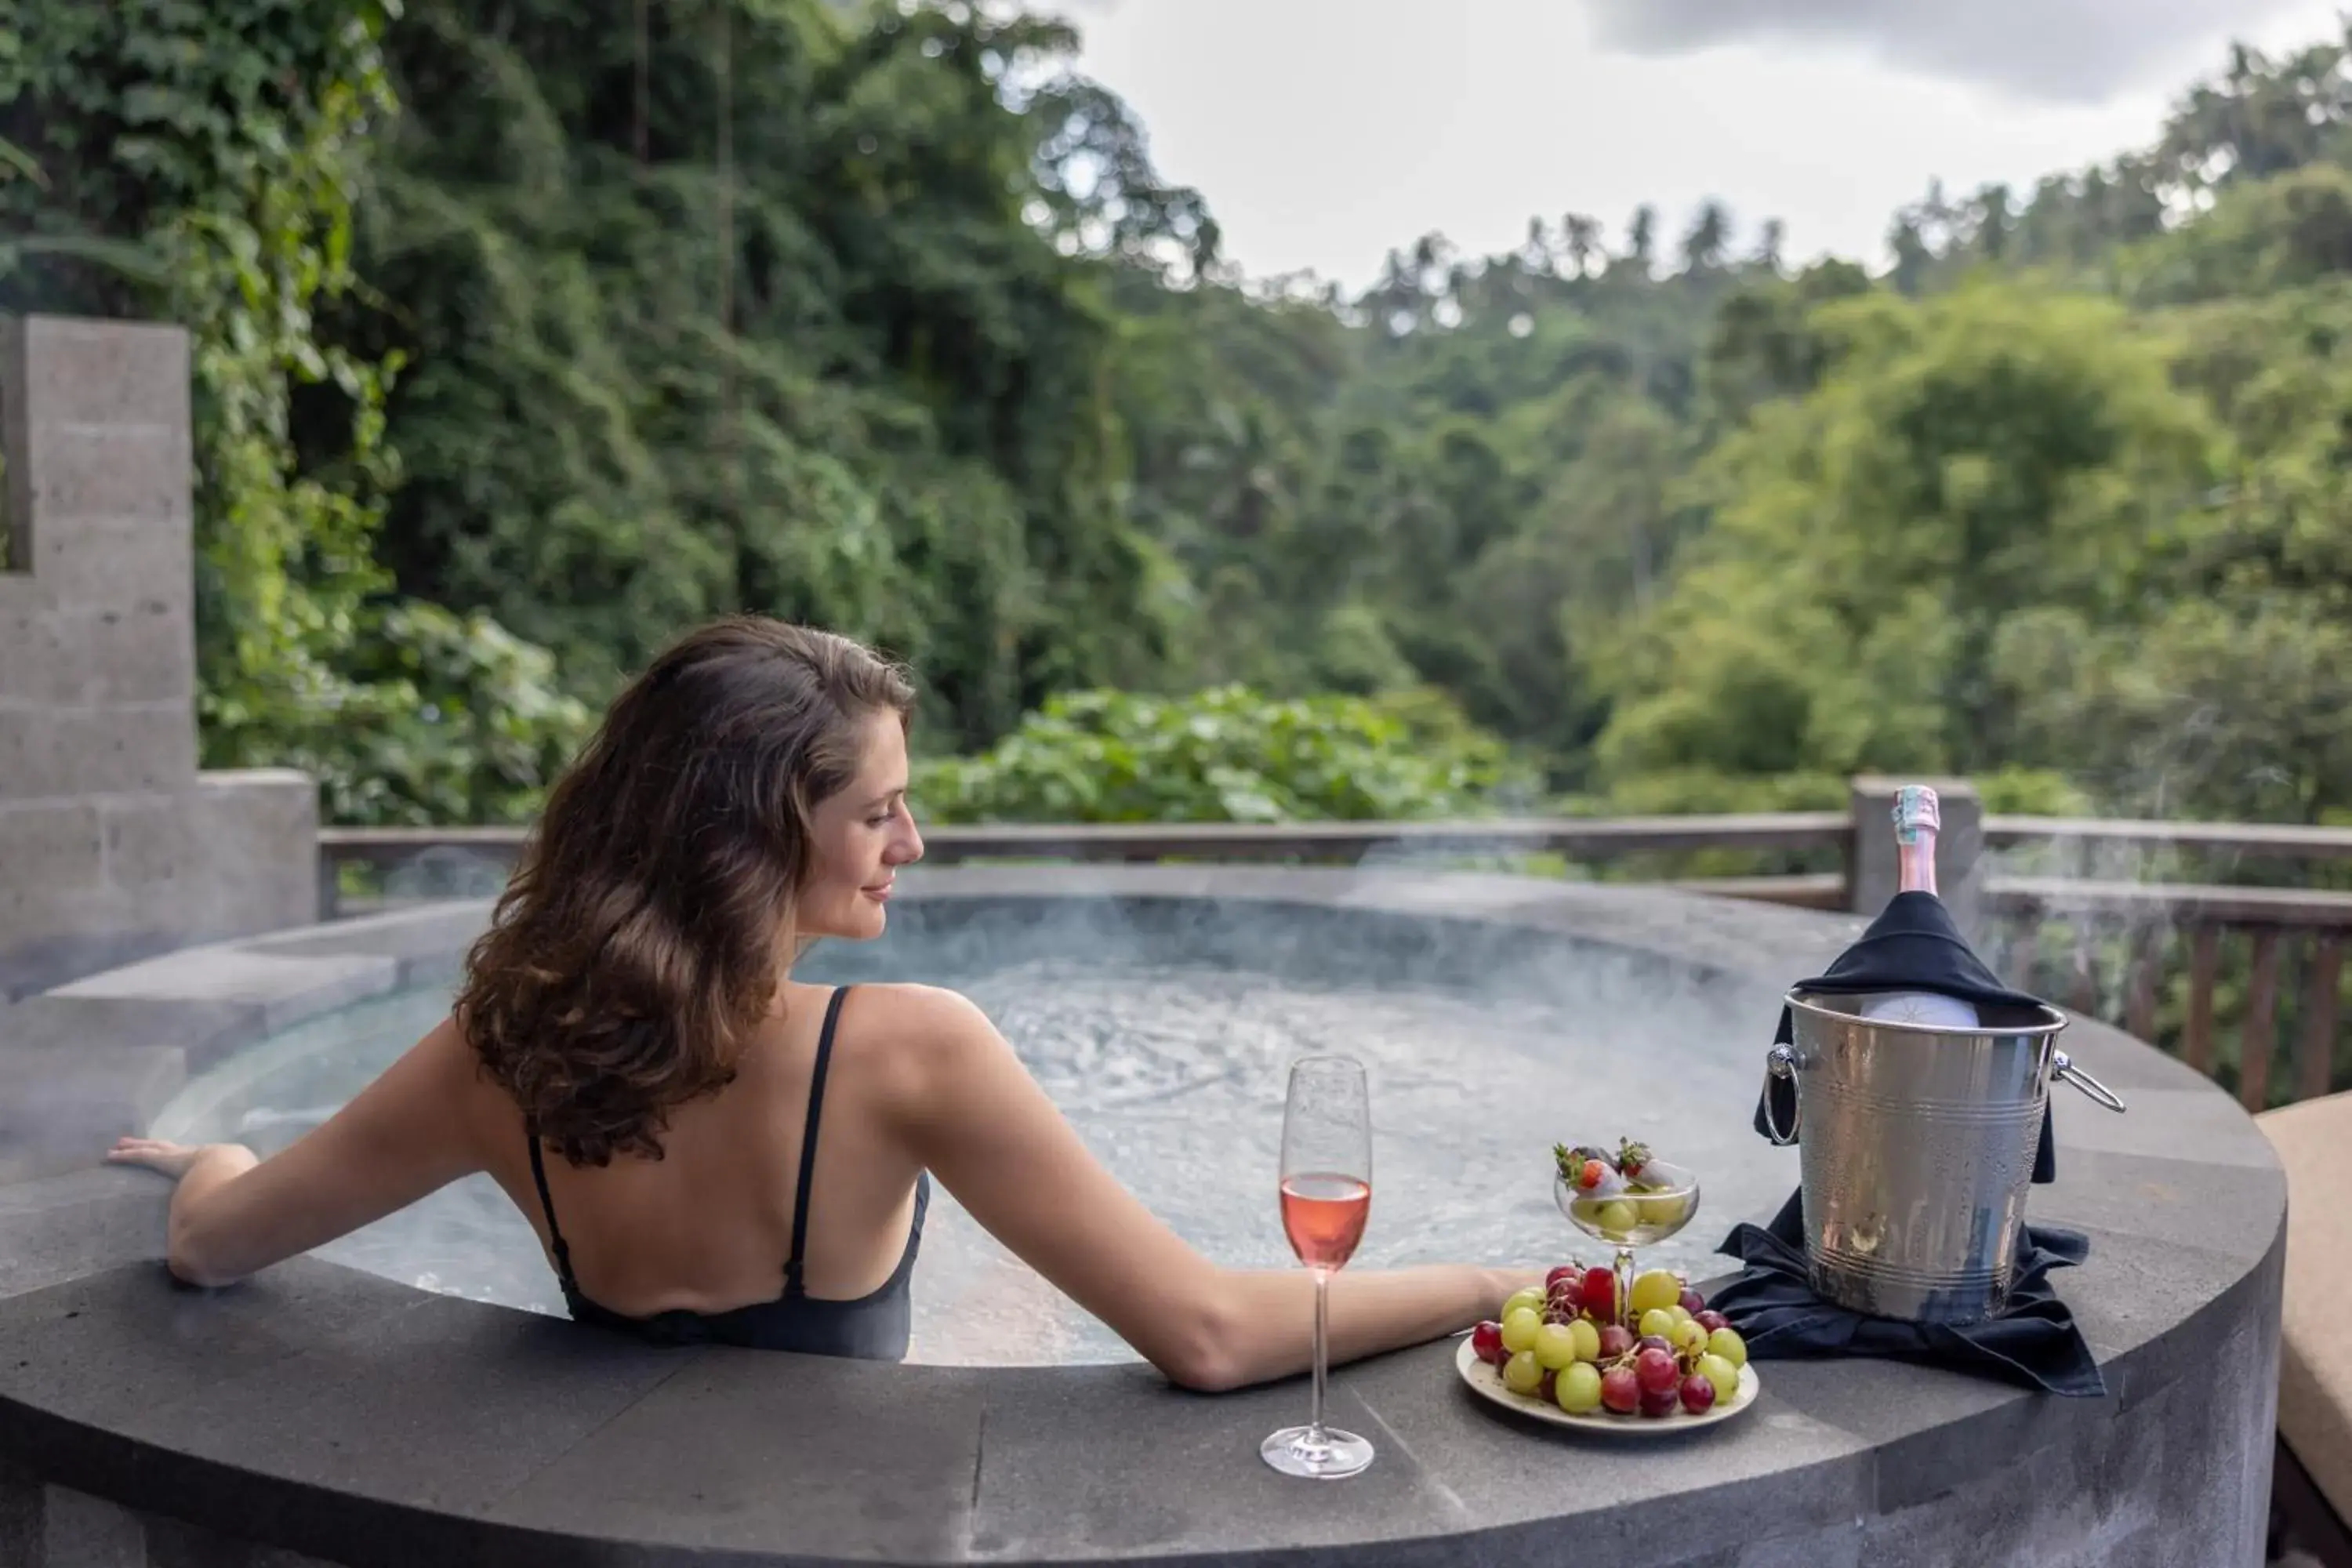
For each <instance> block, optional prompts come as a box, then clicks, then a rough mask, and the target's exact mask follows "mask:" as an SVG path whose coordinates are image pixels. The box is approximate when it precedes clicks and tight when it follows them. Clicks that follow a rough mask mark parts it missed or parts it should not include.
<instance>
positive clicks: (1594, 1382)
mask: <svg viewBox="0 0 2352 1568" xmlns="http://www.w3.org/2000/svg"><path fill="white" fill-rule="evenodd" d="M1552 1396H1553V1397H1554V1398H1556V1399H1558V1400H1559V1407H1560V1408H1561V1409H1562V1410H1565V1411H1567V1412H1568V1413H1569V1414H1570V1415H1583V1414H1584V1413H1585V1412H1586V1411H1588V1410H1598V1409H1600V1408H1601V1369H1600V1368H1599V1367H1597V1366H1594V1365H1593V1364H1592V1363H1591V1362H1584V1361H1580V1362H1578V1363H1576V1364H1575V1365H1573V1366H1571V1367H1570V1368H1569V1369H1568V1370H1567V1371H1565V1372H1563V1373H1560V1374H1559V1381H1558V1382H1556V1383H1554V1384H1552Z"/></svg>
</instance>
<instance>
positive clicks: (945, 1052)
mask: <svg viewBox="0 0 2352 1568" xmlns="http://www.w3.org/2000/svg"><path fill="white" fill-rule="evenodd" d="M841 1038H842V1041H843V1043H845V1044H846V1045H847V1046H848V1047H849V1048H851V1049H853V1050H855V1051H856V1053H857V1054H858V1056H859V1057H860V1058H862V1059H863V1060H864V1061H865V1062H866V1064H867V1067H868V1070H870V1071H872V1072H874V1073H875V1074H876V1075H877V1079H878V1080H879V1081H880V1083H882V1084H884V1085H887V1089H886V1092H887V1094H888V1095H889V1097H890V1098H891V1099H892V1100H896V1101H897V1102H898V1104H899V1105H900V1106H901V1107H902V1108H905V1109H909V1110H911V1109H915V1108H918V1107H928V1106H929V1105H930V1103H931V1102H932V1101H934V1100H937V1099H938V1098H939V1096H940V1094H941V1093H942V1092H945V1091H949V1090H950V1086H953V1085H956V1084H959V1083H961V1082H964V1081H965V1080H967V1079H969V1078H970V1076H971V1074H972V1073H973V1072H974V1071H979V1072H982V1073H985V1072H987V1071H989V1070H990V1068H991V1066H992V1064H993V1062H994V1059H995V1058H997V1057H998V1056H999V1055H1000V1054H1001V1055H1002V1056H1003V1058H1004V1059H1005V1060H1006V1061H1008V1062H1009V1061H1011V1060H1013V1057H1012V1053H1011V1051H1010V1050H1009V1049H1006V1048H1004V1047H1003V1036H1001V1035H999V1034H998V1033H997V1032H996V1026H995V1025H993V1024H992V1023H990V1022H989V1019H988V1015H987V1014H986V1013H984V1012H982V1010H981V1008H980V1005H978V1004H977V1003H975V1002H973V1001H972V1000H971V998H970V997H969V996H966V995H964V994H962V993H961V992H960V991H954V990H950V988H948V987H947V986H944V985H916V984H871V985H868V984H860V985H858V986H857V987H856V988H855V990H854V991H853V993H852V994H851V995H850V997H849V998H848V1000H847V1001H845V1003H844V1004H843V1008H842V1021H841Z"/></svg>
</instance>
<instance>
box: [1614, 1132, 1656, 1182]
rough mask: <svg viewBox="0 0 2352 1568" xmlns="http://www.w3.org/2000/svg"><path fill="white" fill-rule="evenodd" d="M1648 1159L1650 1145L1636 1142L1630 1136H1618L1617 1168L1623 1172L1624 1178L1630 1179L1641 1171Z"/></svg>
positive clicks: (1649, 1156)
mask: <svg viewBox="0 0 2352 1568" xmlns="http://www.w3.org/2000/svg"><path fill="white" fill-rule="evenodd" d="M1650 1159H1651V1155H1650V1146H1649V1145H1648V1144H1647V1143H1636V1142H1633V1140H1632V1139H1630V1138H1620V1139H1619V1140H1618V1141H1617V1168H1618V1169H1619V1170H1620V1171H1622V1172H1623V1173H1625V1179H1626V1180H1628V1181H1632V1180H1633V1178H1635V1177H1637V1176H1639V1175H1640V1174H1641V1173H1642V1167H1643V1166H1644V1165H1646V1164H1648V1163H1650Z"/></svg>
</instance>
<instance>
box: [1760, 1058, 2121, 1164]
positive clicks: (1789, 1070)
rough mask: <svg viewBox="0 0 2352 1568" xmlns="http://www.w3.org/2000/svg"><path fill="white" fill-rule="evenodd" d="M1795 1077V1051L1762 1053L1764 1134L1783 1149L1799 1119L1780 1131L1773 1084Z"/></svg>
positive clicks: (1793, 1114)
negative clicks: (1773, 1106)
mask: <svg viewBox="0 0 2352 1568" xmlns="http://www.w3.org/2000/svg"><path fill="white" fill-rule="evenodd" d="M1796 1077H1797V1053H1796V1052H1794V1051H1792V1050H1790V1048H1789V1047H1786V1046H1774V1047H1772V1048H1771V1049H1770V1050H1769V1051H1766V1052H1765V1053H1764V1135H1765V1136H1766V1137H1767V1138H1769V1139H1770V1140H1771V1141H1772V1145H1773V1147H1775V1148H1778V1149H1785V1148H1787V1147H1788V1146H1789V1145H1790V1144H1791V1143H1794V1142H1796V1141H1797V1122H1798V1120H1799V1119H1798V1115H1797V1113H1796V1112H1795V1111H1794V1110H1791V1111H1790V1115H1789V1127H1788V1131H1785V1132H1784V1131H1781V1129H1780V1118H1779V1117H1778V1116H1775V1115H1774V1114H1773V1113H1772V1089H1773V1086H1774V1085H1775V1084H1776V1083H1793V1082H1794V1081H1795V1080H1796ZM2100 1092H2101V1093H2105V1090H2104V1089H2102V1090H2101V1091H2100ZM1795 1099H1796V1097H1795V1096H1794V1095H1791V1096H1790V1101H1791V1103H1792V1104H1793V1102H1794V1101H1795ZM2122 1109H2123V1107H2122V1106H2121V1105H2117V1106H2116V1110H2122Z"/></svg>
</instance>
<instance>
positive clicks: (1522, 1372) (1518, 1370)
mask: <svg viewBox="0 0 2352 1568" xmlns="http://www.w3.org/2000/svg"><path fill="white" fill-rule="evenodd" d="M1543 1374H1544V1369H1543V1368H1542V1367H1540V1366H1538V1365H1537V1364H1536V1357H1535V1352H1533V1351H1521V1352H1519V1353H1518V1354H1517V1355H1515V1356H1513V1357H1512V1358H1511V1359H1510V1360H1508V1361H1507V1362H1505V1363H1503V1386H1504V1387H1505V1388H1507V1389H1509V1390H1510V1391H1511V1392H1512V1393H1513V1394H1533V1393H1534V1392H1535V1391H1536V1390H1537V1389H1538V1388H1541V1387H1542V1386H1543Z"/></svg>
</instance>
